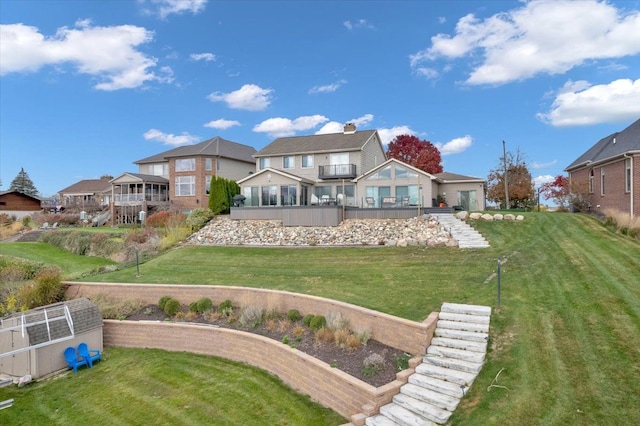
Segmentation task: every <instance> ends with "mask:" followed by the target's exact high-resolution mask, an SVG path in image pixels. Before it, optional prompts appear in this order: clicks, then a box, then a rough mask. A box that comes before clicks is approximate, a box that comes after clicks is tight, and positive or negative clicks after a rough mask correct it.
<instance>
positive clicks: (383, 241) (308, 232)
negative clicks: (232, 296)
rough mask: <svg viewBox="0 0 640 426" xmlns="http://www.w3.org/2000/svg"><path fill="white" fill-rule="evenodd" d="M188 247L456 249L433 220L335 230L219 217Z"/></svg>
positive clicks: (362, 223) (350, 223) (361, 222)
mask: <svg viewBox="0 0 640 426" xmlns="http://www.w3.org/2000/svg"><path fill="white" fill-rule="evenodd" d="M187 244H205V245H223V246H224V245H247V246H398V247H406V246H456V245H457V242H456V241H455V239H453V238H452V237H451V234H450V233H449V232H448V231H447V230H446V229H445V228H444V226H442V225H441V224H439V223H438V221H437V220H435V219H434V218H430V217H428V215H427V216H422V217H416V218H412V219H349V220H345V221H344V222H343V223H342V224H340V225H339V226H334V227H329V226H327V227H324V226H323V227H306V226H297V227H285V226H282V224H281V223H280V222H279V221H268V220H231V219H229V218H228V217H218V218H216V219H214V220H212V221H211V222H210V223H209V224H208V225H207V226H205V227H204V228H202V229H201V230H200V231H198V232H196V233H195V234H193V235H192V236H191V237H189V239H188V241H187Z"/></svg>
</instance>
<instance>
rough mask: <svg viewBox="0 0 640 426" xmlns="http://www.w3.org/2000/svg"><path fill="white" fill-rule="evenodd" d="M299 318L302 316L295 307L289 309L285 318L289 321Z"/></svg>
mask: <svg viewBox="0 0 640 426" xmlns="http://www.w3.org/2000/svg"><path fill="white" fill-rule="evenodd" d="M300 318H302V315H300V311H298V310H297V309H291V310H289V312H287V319H288V320H289V321H291V322H296V321H298V320H300Z"/></svg>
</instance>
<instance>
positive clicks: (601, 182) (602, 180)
mask: <svg viewBox="0 0 640 426" xmlns="http://www.w3.org/2000/svg"><path fill="white" fill-rule="evenodd" d="M600 195H604V167H601V168H600Z"/></svg>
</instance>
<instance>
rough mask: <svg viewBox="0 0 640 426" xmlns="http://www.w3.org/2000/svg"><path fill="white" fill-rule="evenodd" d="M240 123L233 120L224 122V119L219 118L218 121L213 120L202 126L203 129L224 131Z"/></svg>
mask: <svg viewBox="0 0 640 426" xmlns="http://www.w3.org/2000/svg"><path fill="white" fill-rule="evenodd" d="M239 125H240V122H239V121H235V120H225V119H224V118H220V119H218V120H213V121H210V122H208V123H206V124H205V125H204V127H209V128H210V129H220V130H226V129H228V128H230V127H233V126H239Z"/></svg>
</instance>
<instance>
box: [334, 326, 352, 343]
mask: <svg viewBox="0 0 640 426" xmlns="http://www.w3.org/2000/svg"><path fill="white" fill-rule="evenodd" d="M350 335H351V333H350V332H349V330H345V329H344V328H341V329H338V330H335V329H334V331H333V339H334V341H335V342H336V346H338V347H339V348H346V347H347V338H348V337H349V336H350Z"/></svg>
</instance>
